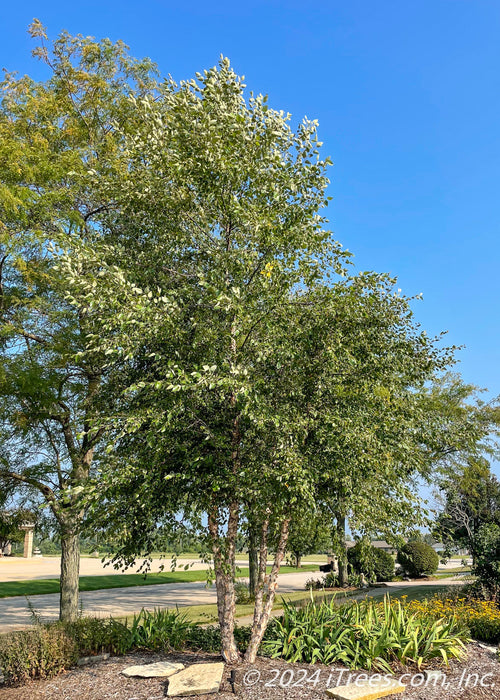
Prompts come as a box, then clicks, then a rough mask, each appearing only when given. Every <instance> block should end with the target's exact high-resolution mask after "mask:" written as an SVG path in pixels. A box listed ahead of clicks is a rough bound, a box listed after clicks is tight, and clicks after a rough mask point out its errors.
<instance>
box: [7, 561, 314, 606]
mask: <svg viewBox="0 0 500 700" xmlns="http://www.w3.org/2000/svg"><path fill="white" fill-rule="evenodd" d="M268 571H270V567H268ZM300 571H318V567H317V566H314V565H307V566H302V567H301V568H300V569H295V568H294V567H292V566H282V567H281V573H282V574H290V573H297V572H300ZM206 576H207V572H206V570H203V569H202V570H198V571H193V570H191V571H189V570H188V571H173V572H172V571H163V572H162V573H157V574H148V576H147V577H146V578H144V576H143V575H142V574H111V575H109V576H80V591H100V590H104V589H106V588H127V587H129V586H154V585H158V584H161V583H189V582H192V581H205V580H206ZM238 576H241V577H245V576H248V569H240V571H239V573H238ZM45 593H59V579H55V578H45V579H39V580H34V581H7V582H0V598H11V597H12V596H18V595H28V596H32V595H43V594H45Z"/></svg>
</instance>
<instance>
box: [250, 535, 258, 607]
mask: <svg viewBox="0 0 500 700" xmlns="http://www.w3.org/2000/svg"><path fill="white" fill-rule="evenodd" d="M258 578H259V549H258V546H257V530H256V528H255V525H253V524H251V525H250V526H249V530H248V592H249V593H250V596H251V597H252V598H253V599H255V594H256V592H257V581H258Z"/></svg>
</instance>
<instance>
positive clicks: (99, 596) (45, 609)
mask: <svg viewBox="0 0 500 700" xmlns="http://www.w3.org/2000/svg"><path fill="white" fill-rule="evenodd" d="M308 578H311V572H310V571H308V572H306V571H305V572H303V573H297V574H281V576H280V577H279V580H278V584H279V585H278V594H279V593H289V592H291V591H300V590H304V587H305V583H306V580H307V579H308ZM80 600H81V603H82V606H83V612H84V614H85V615H99V616H106V617H107V616H108V615H114V616H117V615H128V614H132V613H134V612H138V611H139V610H140V609H141V608H150V609H152V608H155V607H161V608H173V607H175V606H176V605H178V606H179V607H181V606H183V605H203V604H210V603H215V602H216V592H215V587H214V586H212V587H211V588H207V587H206V585H205V584H204V583H201V582H200V583H165V584H158V585H153V586H134V587H130V588H110V589H108V590H104V591H84V592H83V593H81V594H80ZM30 601H31V603H32V605H33V606H34V608H35V610H36V611H37V612H38V613H39V614H40V615H41V616H42V619H43V620H56V619H57V617H58V615H59V594H57V593H51V594H48V595H35V596H30ZM29 624H30V618H29V609H28V604H27V601H26V598H25V597H24V596H16V597H14V598H0V631H7V630H13V629H20V628H22V627H26V625H29Z"/></svg>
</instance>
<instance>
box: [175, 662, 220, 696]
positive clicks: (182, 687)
mask: <svg viewBox="0 0 500 700" xmlns="http://www.w3.org/2000/svg"><path fill="white" fill-rule="evenodd" d="M223 672H224V664H223V663H222V662H220V663H215V664H193V665H192V666H189V667H188V668H186V669H184V671H180V672H179V673H176V674H175V676H172V678H170V679H169V681H168V692H167V696H168V697H176V696H177V697H185V696H187V695H207V694H208V693H218V692H219V686H220V684H221V681H222V674H223Z"/></svg>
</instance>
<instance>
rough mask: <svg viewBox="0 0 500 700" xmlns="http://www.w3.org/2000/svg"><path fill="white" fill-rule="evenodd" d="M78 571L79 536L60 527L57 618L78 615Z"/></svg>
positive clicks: (67, 620)
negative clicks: (59, 574) (59, 586)
mask: <svg viewBox="0 0 500 700" xmlns="http://www.w3.org/2000/svg"><path fill="white" fill-rule="evenodd" d="M79 573H80V536H79V534H78V532H75V531H74V530H73V529H71V530H65V529H64V528H63V529H61V594H60V600H59V619H60V620H62V621H63V622H70V621H72V620H76V619H77V617H78V577H79Z"/></svg>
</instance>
